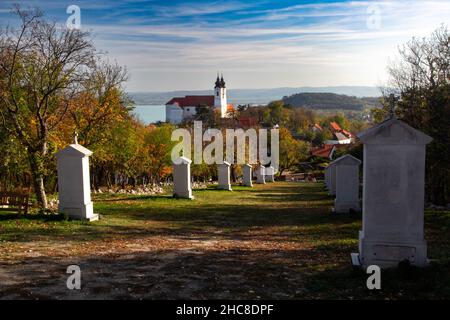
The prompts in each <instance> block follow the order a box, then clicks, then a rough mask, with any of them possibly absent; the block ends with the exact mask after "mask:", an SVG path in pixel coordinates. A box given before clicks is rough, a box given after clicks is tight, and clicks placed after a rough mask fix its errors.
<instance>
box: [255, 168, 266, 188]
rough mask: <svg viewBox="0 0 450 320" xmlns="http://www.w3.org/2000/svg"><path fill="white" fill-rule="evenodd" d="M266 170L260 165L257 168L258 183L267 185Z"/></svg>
mask: <svg viewBox="0 0 450 320" xmlns="http://www.w3.org/2000/svg"><path fill="white" fill-rule="evenodd" d="M265 176H266V168H265V167H264V166H263V165H258V167H257V168H256V183H260V184H265V183H266V179H265Z"/></svg>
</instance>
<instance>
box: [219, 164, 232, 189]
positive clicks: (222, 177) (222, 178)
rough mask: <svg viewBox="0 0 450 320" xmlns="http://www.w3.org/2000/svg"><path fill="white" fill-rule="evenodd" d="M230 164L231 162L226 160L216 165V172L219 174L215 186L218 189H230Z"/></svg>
mask: <svg viewBox="0 0 450 320" xmlns="http://www.w3.org/2000/svg"><path fill="white" fill-rule="evenodd" d="M230 166H231V164H230V163H228V162H226V161H224V162H223V163H221V164H218V165H217V173H218V176H219V177H218V178H219V179H218V180H219V185H218V186H217V188H218V189H222V190H229V191H231V183H230Z"/></svg>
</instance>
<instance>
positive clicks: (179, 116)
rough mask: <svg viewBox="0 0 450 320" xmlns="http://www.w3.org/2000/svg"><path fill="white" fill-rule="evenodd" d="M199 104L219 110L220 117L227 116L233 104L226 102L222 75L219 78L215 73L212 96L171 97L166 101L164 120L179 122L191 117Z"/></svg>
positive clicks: (195, 112) (225, 90) (225, 89)
mask: <svg viewBox="0 0 450 320" xmlns="http://www.w3.org/2000/svg"><path fill="white" fill-rule="evenodd" d="M200 105H205V106H208V107H210V108H214V110H216V111H217V112H220V116H221V117H222V118H226V117H227V113H228V111H229V110H230V109H233V105H231V104H228V103H227V88H226V86H225V81H224V80H223V76H222V77H220V78H219V75H217V79H216V83H215V86H214V95H213V96H212V95H211V96H185V97H184V98H180V97H177V98H172V99H171V100H170V101H169V102H167V103H166V121H167V122H171V123H180V122H182V121H183V120H188V119H192V118H194V116H195V115H196V114H197V107H198V106H200Z"/></svg>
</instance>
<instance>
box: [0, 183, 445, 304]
mask: <svg viewBox="0 0 450 320" xmlns="http://www.w3.org/2000/svg"><path fill="white" fill-rule="evenodd" d="M194 196H195V200H185V199H174V198H172V197H171V195H169V194H165V195H158V196H156V195H155V196H132V195H109V194H101V195H98V194H97V195H95V197H94V199H93V201H94V208H95V212H97V213H100V215H101V219H100V221H97V222H94V223H87V222H79V221H69V220H67V219H60V218H58V217H55V216H53V217H52V216H45V215H30V216H29V217H28V218H24V217H18V216H14V215H4V214H0V247H1V246H4V247H5V248H6V247H7V248H8V252H7V253H5V252H3V253H0V258H2V259H5V260H6V261H20V260H21V259H24V258H23V256H22V255H20V254H19V251H20V250H23V246H24V245H28V246H33V244H35V246H36V248H37V247H38V244H39V243H46V244H47V245H48V244H49V243H50V246H51V245H52V244H55V250H56V251H58V247H57V244H60V245H63V244H64V245H68V244H69V245H70V246H71V248H75V249H76V248H78V247H81V246H82V245H83V244H86V243H100V242H101V243H108V242H111V248H112V249H111V250H112V251H113V252H114V251H115V247H114V245H113V244H112V243H113V241H115V240H118V239H120V241H123V242H124V243H137V242H138V241H140V240H143V239H153V237H154V238H155V239H156V238H157V239H175V240H176V241H178V242H177V243H179V242H180V241H181V244H182V243H183V241H186V247H189V246H188V244H189V245H191V244H192V243H194V244H195V245H197V244H198V243H199V245H200V246H201V245H203V244H205V245H206V243H207V242H208V241H211V240H214V241H215V243H216V245H214V246H213V248H212V249H209V247H208V249H206V247H205V249H203V247H200V249H198V248H197V249H196V250H198V251H199V252H201V254H202V256H201V257H198V255H192V254H186V253H185V252H184V251H183V250H180V247H179V245H177V246H174V247H173V248H172V247H171V245H170V244H164V246H161V248H157V250H160V251H161V252H173V253H174V254H175V256H176V257H177V259H178V261H177V264H174V265H173V266H172V267H171V268H169V269H168V271H166V273H165V277H166V278H165V279H166V281H169V280H168V279H169V278H170V277H168V275H167V274H172V277H173V278H170V279H171V280H170V281H172V282H174V283H175V282H176V281H178V280H176V279H177V278H178V277H181V278H182V279H185V281H186V283H189V285H192V284H193V283H194V282H195V281H196V280H192V279H191V278H190V276H189V275H188V274H187V273H186V275H185V278H183V276H182V275H183V274H184V272H187V270H190V269H189V268H192V270H194V271H192V272H200V273H202V274H203V276H204V279H202V280H201V281H200V280H198V281H199V283H198V284H196V285H198V287H199V289H198V291H195V289H191V290H192V292H191V294H192V297H196V298H289V299H304V298H307V299H317V298H328V299H366V298H368V299H386V298H387V299H391V298H392V299H403V298H426V299H427V298H432V299H440V298H450V289H449V288H450V274H449V270H450V268H449V267H450V233H449V227H450V212H449V211H440V212H435V211H427V212H426V216H425V229H426V239H427V241H428V250H429V254H428V255H429V257H430V258H433V259H438V260H439V261H438V262H436V263H433V264H432V265H431V266H430V267H428V268H425V269H423V270H419V269H415V268H411V269H408V270H387V271H383V273H382V290H381V291H375V292H374V291H369V290H368V289H367V288H366V286H365V282H366V279H367V275H366V274H365V273H364V272H362V271H360V270H359V271H358V270H354V269H353V268H352V267H351V265H350V253H351V252H357V251H358V240H357V239H358V231H359V230H360V229H361V216H360V215H358V214H356V215H349V214H340V215H333V214H331V208H332V206H333V200H334V199H333V198H332V197H330V196H328V195H326V193H325V192H324V188H323V185H322V184H320V183H285V182H277V183H274V184H267V185H255V187H254V188H248V187H241V186H233V191H232V192H229V191H220V190H215V189H214V188H209V189H208V190H194ZM175 240H174V241H175ZM152 250H153V249H152ZM155 252H156V251H155ZM86 254H87V255H89V257H91V258H96V257H98V255H99V253H98V252H96V251H95V250H91V251H87V252H86ZM117 255H118V258H116V259H118V260H117V261H122V262H123V263H125V261H126V259H125V258H123V260H120V259H121V257H120V255H119V253H118V254H117ZM127 263H128V264H130V263H131V265H132V266H133V263H134V262H133V260H131V261H127ZM155 263H157V262H155ZM135 264H136V265H139V264H140V261H138V260H136V261H135ZM180 264H187V265H188V267H186V269H185V270H182V271H180V270H178V269H177V266H179V265H180ZM249 266H250V267H249ZM228 274H235V275H236V276H239V281H238V280H235V281H237V282H238V283H239V285H238V286H231V284H228V282H226V281H225V275H228ZM188 279H189V280H188ZM155 281H156V280H155ZM158 281H160V280H158ZM180 281H181V280H180ZM172 282H168V283H167V287H168V288H169V289H170V290H172V291H173V292H174V295H175V296H177V297H184V296H180V294H181V293H179V292H177V290H178V291H179V289H177V286H179V285H180V284H179V283H178V282H177V284H176V285H175V284H173V283H172ZM200 288H201V289H200ZM169 289H167V290H169ZM136 290H137V289H136ZM155 292H156V293H153V294H151V293H149V292H148V291H145V290H144V291H143V292H142V293H141V294H142V295H143V297H150V298H153V297H160V298H161V297H162V298H167V297H171V296H170V295H169V296H160V295H159V293H158V292H159V291H155ZM0 296H1V291H0ZM189 297H191V296H189Z"/></svg>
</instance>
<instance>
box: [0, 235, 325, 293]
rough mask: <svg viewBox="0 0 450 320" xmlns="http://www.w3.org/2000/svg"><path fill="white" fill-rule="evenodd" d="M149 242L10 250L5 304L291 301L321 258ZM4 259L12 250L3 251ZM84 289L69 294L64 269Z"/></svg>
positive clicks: (255, 248) (3, 270)
mask: <svg viewBox="0 0 450 320" xmlns="http://www.w3.org/2000/svg"><path fill="white" fill-rule="evenodd" d="M191 238H193V240H187V239H185V237H183V238H177V237H172V238H168V237H164V238H162V237H148V238H142V239H137V240H136V239H134V240H133V241H119V240H117V241H101V242H96V243H89V242H86V243H83V244H81V245H80V244H79V243H76V244H70V243H65V244H63V243H57V244H55V243H46V242H33V243H25V244H20V245H15V248H14V252H15V254H14V256H10V259H8V262H3V263H0V283H1V284H2V285H1V287H0V297H1V298H2V299H17V298H21V299H23V298H25V299H85V298H89V299H105V298H106V299H110V298H112V299H206V298H210V299H211V298H215V299H220V298H225V299H226V298H251V299H258V298H281V299H282V298H294V297H296V296H298V295H300V294H302V292H301V289H300V288H302V287H303V283H302V277H301V276H300V274H301V272H300V271H301V269H302V268H304V267H305V266H307V265H309V264H311V263H312V261H313V260H315V259H317V258H318V257H317V255H319V253H318V252H315V251H314V250H313V249H312V248H308V247H304V246H303V245H301V244H299V243H291V242H288V241H272V240H271V239H270V238H268V240H267V241H262V240H260V239H259V235H255V239H250V240H220V241H219V239H214V238H212V239H209V240H195V238H201V235H197V237H195V235H191ZM1 250H2V252H4V253H5V251H6V252H8V250H12V249H11V248H8V245H5V244H3V245H2V246H1ZM71 264H76V265H78V266H80V268H81V272H82V276H81V277H82V279H81V281H82V289H81V290H69V289H67V287H66V280H67V277H68V276H69V274H66V268H67V266H69V265H71Z"/></svg>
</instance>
